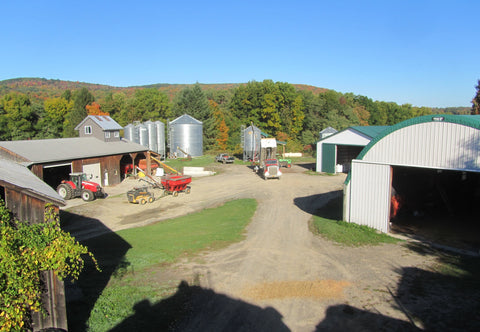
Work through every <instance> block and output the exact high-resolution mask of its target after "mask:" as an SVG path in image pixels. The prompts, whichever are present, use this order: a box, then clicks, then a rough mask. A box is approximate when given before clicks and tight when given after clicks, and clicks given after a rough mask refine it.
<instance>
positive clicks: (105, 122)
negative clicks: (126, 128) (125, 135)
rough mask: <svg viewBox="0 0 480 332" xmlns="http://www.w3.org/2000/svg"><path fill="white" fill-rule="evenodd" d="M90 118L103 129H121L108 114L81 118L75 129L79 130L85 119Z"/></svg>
mask: <svg viewBox="0 0 480 332" xmlns="http://www.w3.org/2000/svg"><path fill="white" fill-rule="evenodd" d="M89 119H90V120H92V121H93V122H95V123H96V124H97V125H99V126H100V128H102V129H103V130H121V129H123V127H122V126H120V125H119V124H118V123H117V122H116V121H115V120H113V119H112V118H111V117H110V116H108V115H89V116H87V117H86V118H85V119H83V120H82V122H80V123H79V124H78V125H77V126H76V127H75V130H79V129H80V128H81V127H82V126H83V124H84V123H85V122H86V121H87V120H89Z"/></svg>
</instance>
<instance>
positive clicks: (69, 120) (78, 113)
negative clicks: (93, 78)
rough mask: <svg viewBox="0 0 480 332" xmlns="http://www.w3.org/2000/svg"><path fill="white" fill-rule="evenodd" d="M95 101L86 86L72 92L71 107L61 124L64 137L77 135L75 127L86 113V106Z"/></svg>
mask: <svg viewBox="0 0 480 332" xmlns="http://www.w3.org/2000/svg"><path fill="white" fill-rule="evenodd" d="M94 101H95V97H94V96H93V95H92V94H91V93H90V91H88V89H87V88H81V89H80V90H79V91H77V92H76V93H75V94H74V98H73V108H72V110H71V111H70V112H69V113H68V115H67V116H66V119H65V123H64V126H63V136H64V137H75V136H78V132H77V131H76V130H75V127H76V126H77V125H78V124H79V123H80V122H82V120H83V119H85V118H86V117H87V115H88V113H87V108H86V106H87V105H88V104H90V103H92V102H94Z"/></svg>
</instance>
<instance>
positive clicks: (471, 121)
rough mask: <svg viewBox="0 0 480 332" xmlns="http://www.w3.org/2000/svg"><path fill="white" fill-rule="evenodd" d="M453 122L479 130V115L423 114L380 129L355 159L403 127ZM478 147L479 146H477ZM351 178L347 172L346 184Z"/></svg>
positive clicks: (359, 158) (362, 156) (362, 157)
mask: <svg viewBox="0 0 480 332" xmlns="http://www.w3.org/2000/svg"><path fill="white" fill-rule="evenodd" d="M442 122H443V123H453V124H459V125H463V126H467V127H471V128H475V129H479V130H480V115H451V114H437V115H424V116H419V117H416V118H412V119H408V120H405V121H402V122H400V123H397V124H396V125H393V126H390V127H388V128H387V129H385V130H384V131H382V132H381V133H380V134H379V135H377V136H376V137H375V138H373V139H372V140H371V141H370V143H369V144H368V145H367V146H365V148H364V149H363V150H362V152H360V154H359V155H358V157H357V158H356V159H358V160H363V159H364V157H365V155H366V154H367V153H368V152H369V151H370V150H371V149H372V148H373V147H374V146H375V144H377V143H378V142H380V141H381V140H382V139H383V138H385V137H386V136H388V135H390V134H392V133H394V132H396V131H398V130H401V129H403V128H406V127H409V126H413V125H418V124H425V123H442ZM478 148H479V149H480V147H478ZM350 179H351V173H348V176H347V178H346V179H345V183H346V184H348V183H349V182H350Z"/></svg>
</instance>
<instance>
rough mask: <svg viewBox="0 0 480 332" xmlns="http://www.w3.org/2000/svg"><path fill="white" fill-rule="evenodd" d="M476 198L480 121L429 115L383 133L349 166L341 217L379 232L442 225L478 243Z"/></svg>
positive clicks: (479, 190)
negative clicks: (406, 227)
mask: <svg viewBox="0 0 480 332" xmlns="http://www.w3.org/2000/svg"><path fill="white" fill-rule="evenodd" d="M479 199H480V116H478V115H434V116H432V115H428V116H421V117H417V118H414V119H410V120H407V121H403V122H401V123H398V124H397V125H394V126H391V127H390V128H387V129H386V130H385V131H383V132H382V133H381V134H380V135H378V136H377V137H375V138H374V139H373V140H372V141H371V142H370V143H369V144H368V145H367V146H366V147H365V148H364V149H363V150H362V152H361V153H360V155H359V156H358V157H357V158H356V159H354V160H353V161H352V169H351V172H350V174H349V176H348V177H347V179H346V182H345V186H344V210H343V216H344V220H346V221H349V222H354V223H357V224H361V225H367V226H370V227H373V228H375V229H378V230H380V231H382V232H389V231H391V229H392V227H396V226H397V225H399V223H400V222H405V223H408V227H409V228H410V229H420V227H421V226H424V225H427V224H428V223H431V225H432V226H433V228H435V229H436V230H437V231H438V230H439V229H440V223H442V224H443V225H445V226H447V227H449V228H448V229H449V231H448V232H446V233H445V234H446V236H449V235H447V234H453V232H457V231H459V232H460V231H461V232H463V233H464V235H465V234H466V235H468V236H472V235H473V236H474V237H476V238H477V241H478V235H479V234H480V231H479V227H478V226H479V225H478V222H477V221H478V212H479V211H480V210H479V208H478V201H479Z"/></svg>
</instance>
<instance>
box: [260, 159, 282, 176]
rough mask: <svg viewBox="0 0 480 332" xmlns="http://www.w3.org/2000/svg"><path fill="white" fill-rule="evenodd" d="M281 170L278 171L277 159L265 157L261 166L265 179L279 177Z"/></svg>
mask: <svg viewBox="0 0 480 332" xmlns="http://www.w3.org/2000/svg"><path fill="white" fill-rule="evenodd" d="M281 175H282V172H281V171H280V164H279V163H278V160H277V159H265V161H264V167H263V178H264V179H265V180H267V179H275V178H277V179H280V176H281Z"/></svg>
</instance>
